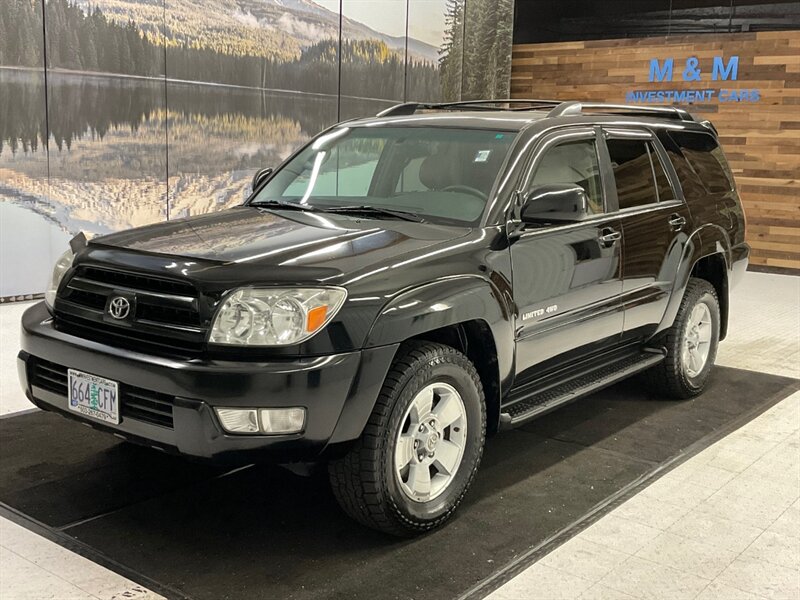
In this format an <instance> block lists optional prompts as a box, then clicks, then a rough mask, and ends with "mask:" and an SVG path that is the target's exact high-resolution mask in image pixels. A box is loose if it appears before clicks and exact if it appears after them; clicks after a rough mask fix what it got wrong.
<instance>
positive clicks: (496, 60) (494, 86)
mask: <svg viewBox="0 0 800 600" xmlns="http://www.w3.org/2000/svg"><path fill="white" fill-rule="evenodd" d="M513 18H514V0H469V2H467V4H466V10H465V8H464V0H448V3H447V17H446V27H447V31H446V32H445V42H444V45H443V46H442V49H441V58H440V61H439V67H440V69H441V83H442V96H443V97H444V98H446V99H453V100H454V99H458V98H462V99H464V100H469V99H480V98H506V97H508V93H509V91H508V88H509V82H510V77H511V41H512V26H513Z"/></svg>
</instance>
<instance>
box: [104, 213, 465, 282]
mask: <svg viewBox="0 0 800 600" xmlns="http://www.w3.org/2000/svg"><path fill="white" fill-rule="evenodd" d="M469 231H470V230H469V229H467V228H462V227H450V226H444V225H434V224H430V223H415V222H410V221H400V220H397V221H395V220H376V219H366V218H364V219H359V218H354V217H351V216H345V215H334V214H330V213H314V212H297V211H282V210H278V211H272V210H266V209H263V208H256V207H249V206H243V207H238V208H233V209H229V210H224V211H220V212H216V213H211V214H208V215H200V216H196V217H189V218H184V219H178V220H174V221H168V222H165V223H158V224H156V225H149V226H145V227H140V228H137V229H131V230H128V231H124V232H121V233H114V234H110V235H106V236H102V237H99V238H95V239H94V240H92V242H91V245H94V246H105V247H108V246H111V247H116V248H124V249H127V250H133V251H136V252H147V253H154V254H160V255H166V256H170V257H183V258H192V259H201V260H204V261H214V262H221V263H238V264H248V265H250V266H253V267H255V266H269V267H278V266H282V267H287V270H294V269H293V268H301V269H302V268H303V267H310V268H313V269H314V270H316V271H319V270H320V269H324V270H325V271H327V272H328V273H329V274H330V273H331V272H332V271H335V272H339V273H342V272H353V271H356V270H360V269H363V268H365V267H369V266H370V265H375V264H376V263H381V262H384V261H386V260H396V259H397V258H398V257H399V256H403V255H405V254H408V253H413V252H419V251H421V250H423V249H425V248H428V247H430V246H432V245H435V244H441V243H443V242H448V241H450V240H453V239H456V238H458V237H462V236H463V235H466V234H467V233H468V232H469ZM271 270H273V269H271Z"/></svg>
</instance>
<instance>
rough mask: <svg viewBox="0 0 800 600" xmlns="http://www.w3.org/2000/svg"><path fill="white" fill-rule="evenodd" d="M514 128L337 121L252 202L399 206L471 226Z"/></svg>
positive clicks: (363, 208)
mask: <svg viewBox="0 0 800 600" xmlns="http://www.w3.org/2000/svg"><path fill="white" fill-rule="evenodd" d="M515 134H516V133H515V132H508V131H487V130H483V129H451V128H442V127H403V128H400V127H357V128H349V127H340V128H337V129H334V130H333V131H331V132H329V133H327V134H325V135H322V136H320V137H319V138H317V139H316V140H315V141H314V142H313V143H312V144H310V145H309V146H307V147H306V148H305V149H303V150H302V151H301V152H300V153H299V154H298V155H297V156H295V157H294V158H293V159H291V161H289V162H288V163H287V164H286V165H285V166H284V167H283V168H282V169H281V170H280V171H279V172H278V173H277V174H276V175H275V176H274V177H273V178H272V179H271V180H270V181H269V183H267V184H266V185H265V186H264V187H263V188H262V189H261V190H260V191H259V192H258V193H257V194H256V196H255V197H254V198H253V199H252V200H251V204H263V203H269V202H273V203H275V202H281V203H292V204H301V205H303V206H305V207H308V208H311V209H314V210H323V211H324V210H331V211H333V210H337V209H339V210H341V207H358V208H357V209H351V210H360V211H363V212H364V213H369V212H372V213H375V214H379V215H380V218H392V215H391V214H390V212H388V211H396V213H397V214H396V215H395V216H400V214H401V213H400V212H399V211H402V212H404V213H411V214H413V215H416V216H417V217H420V218H421V219H423V220H425V221H434V222H440V223H451V224H461V225H466V224H470V225H473V224H475V223H477V221H478V220H479V219H480V217H481V215H482V214H483V209H484V207H485V205H486V201H487V199H488V197H489V193H490V191H491V189H492V185H493V184H494V180H495V178H496V177H497V173H498V171H499V170H500V167H501V165H502V164H503V159H504V158H505V156H506V154H507V153H508V149H509V147H510V146H511V142H512V141H513V139H514V136H515ZM379 211H387V212H379ZM367 216H369V214H367Z"/></svg>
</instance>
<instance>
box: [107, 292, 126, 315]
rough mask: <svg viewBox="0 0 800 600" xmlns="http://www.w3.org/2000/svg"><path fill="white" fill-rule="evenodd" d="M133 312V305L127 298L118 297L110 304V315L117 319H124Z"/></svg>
mask: <svg viewBox="0 0 800 600" xmlns="http://www.w3.org/2000/svg"><path fill="white" fill-rule="evenodd" d="M130 312H131V303H130V301H129V300H128V299H127V298H124V297H122V296H117V297H115V298H112V299H111V302H109V303H108V314H110V315H111V316H112V317H114V318H115V319H124V318H126V317H127V316H128V315H129V314H130Z"/></svg>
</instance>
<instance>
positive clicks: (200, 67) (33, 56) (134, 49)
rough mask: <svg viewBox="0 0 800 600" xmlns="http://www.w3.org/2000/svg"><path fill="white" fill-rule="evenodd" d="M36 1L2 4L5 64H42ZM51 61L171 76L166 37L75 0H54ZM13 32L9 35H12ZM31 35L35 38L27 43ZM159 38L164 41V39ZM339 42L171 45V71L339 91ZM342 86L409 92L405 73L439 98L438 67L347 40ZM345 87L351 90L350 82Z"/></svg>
mask: <svg viewBox="0 0 800 600" xmlns="http://www.w3.org/2000/svg"><path fill="white" fill-rule="evenodd" d="M31 2H32V0H0V34H5V35H0V64H2V65H13V66H39V67H41V66H42V64H43V62H42V52H41V48H39V50H38V52H37V51H36V41H37V39H38V41H39V47H40V46H41V33H40V35H39V38H36V37H35V35H34V34H35V33H36V32H41V31H42V25H41V19H40V18H38V24H37V22H36V21H37V15H36V14H35V12H34V9H33V6H34V5H33V4H31ZM45 17H46V23H47V61H48V66H49V67H50V68H60V69H69V70H75V71H87V72H102V73H115V74H123V75H136V76H144V77H163V76H164V69H165V67H164V43H165V40H164V39H163V38H159V36H155V35H153V34H152V33H151V34H150V35H148V36H145V35H144V34H143V33H142V32H141V31H140V29H139V28H138V27H137V25H136V24H135V23H134V22H132V21H128V23H127V24H124V25H123V24H119V23H115V22H113V21H111V20H109V19H108V18H106V16H105V15H104V14H103V12H102V11H101V10H100V9H99V8H97V7H96V6H95V7H90V8H89V9H88V11H87V12H84V11H83V9H81V8H80V6H78V5H77V4H75V2H74V0H47V2H46V4H45ZM6 32H8V33H7V34H6ZM27 37H30V38H31V39H27ZM159 39H160V42H159V41H158V40H159ZM338 48H339V43H338V40H322V41H320V42H317V43H316V44H313V45H311V46H309V47H307V48H304V49H303V50H302V51H301V53H300V55H299V56H298V57H297V58H294V59H286V58H279V57H272V58H270V57H264V56H250V55H244V54H241V53H224V52H220V51H218V50H215V49H211V48H203V47H199V46H198V45H197V43H196V42H195V41H192V40H183V41H182V42H176V41H174V40H173V41H171V42H170V45H169V48H168V50H167V61H168V62H167V66H166V70H167V72H168V75H169V77H170V78H173V79H184V80H191V81H209V82H214V83H223V84H232V85H244V86H250V87H261V88H279V89H284V90H298V91H306V92H321V93H335V91H336V89H337V86H338V81H339V77H338V64H339V61H338V58H337V53H338ZM342 63H343V65H344V66H343V68H342V79H343V85H344V84H346V83H348V82H354V83H357V85H353V86H350V87H349V89H358V90H359V91H360V93H362V94H364V95H365V96H368V97H373V98H387V99H396V98H401V97H402V95H403V80H404V76H407V77H408V80H409V81H413V82H414V95H415V97H420V98H429V97H432V96H435V95H436V91H437V90H436V88H437V85H436V65H435V64H432V63H429V62H426V61H422V60H411V61H409V66H408V74H407V75H406V70H405V58H404V56H403V54H401V53H398V52H397V51H395V50H392V49H390V48H389V47H388V46H387V45H386V43H384V42H382V41H378V40H347V41H344V43H343V44H342ZM344 89H348V86H347V85H344Z"/></svg>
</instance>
